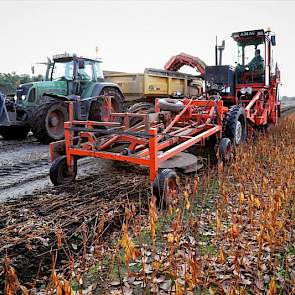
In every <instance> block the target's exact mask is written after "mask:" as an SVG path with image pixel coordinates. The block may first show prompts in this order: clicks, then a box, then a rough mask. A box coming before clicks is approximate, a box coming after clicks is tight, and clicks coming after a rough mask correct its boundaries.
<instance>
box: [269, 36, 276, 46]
mask: <svg viewBox="0 0 295 295" xmlns="http://www.w3.org/2000/svg"><path fill="white" fill-rule="evenodd" d="M270 42H271V45H272V46H276V36H274V35H273V36H271V37H270Z"/></svg>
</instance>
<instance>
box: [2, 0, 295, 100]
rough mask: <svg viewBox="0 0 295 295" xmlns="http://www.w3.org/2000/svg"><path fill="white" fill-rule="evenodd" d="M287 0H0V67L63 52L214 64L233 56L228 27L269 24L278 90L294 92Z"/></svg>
mask: <svg viewBox="0 0 295 295" xmlns="http://www.w3.org/2000/svg"><path fill="white" fill-rule="evenodd" d="M294 13H295V1H222V0H220V1H208V0H207V1H189V0H187V1H185V0H183V1H173V0H170V1H165V0H164V1H140V0H139V1H135V0H134V1H110V0H108V1H70V0H67V1H61V0H59V1H41V0H39V1H26V0H22V1H13V0H9V1H5V0H0V38H1V39H0V53H1V54H0V72H12V71H16V72H17V73H30V68H31V64H33V63H34V62H38V61H45V60H46V57H47V56H52V55H54V54H57V53H61V52H64V51H67V52H71V53H72V52H75V53H77V54H78V55H87V56H89V57H95V47H96V46H98V48H99V56H100V57H101V58H102V59H103V62H104V69H106V70H118V71H129V72H142V71H143V70H144V68H145V67H155V68H163V66H164V64H165V62H166V61H167V60H168V59H169V58H170V57H171V56H172V55H175V54H178V53H180V52H186V53H189V54H191V55H195V56H199V57H200V58H201V59H203V60H204V61H205V62H206V63H207V64H208V65H210V64H213V63H214V45H215V36H216V35H218V37H219V39H220V40H222V39H225V41H226V49H225V52H224V62H225V63H229V64H234V62H235V61H236V58H235V56H236V53H237V51H236V49H235V44H234V42H233V41H232V40H231V38H230V35H231V33H232V32H235V31H242V30H251V29H259V28H267V27H271V29H272V30H273V31H274V32H275V33H276V35H277V46H276V47H275V59H276V60H277V62H278V63H279V65H280V69H281V76H282V83H283V87H282V94H283V95H289V96H292V95H293V96H294V95H295V89H294V86H295V85H294V82H293V81H294V70H295V67H294V66H295V62H294V59H295V58H294V54H295V34H294V29H295V17H294Z"/></svg>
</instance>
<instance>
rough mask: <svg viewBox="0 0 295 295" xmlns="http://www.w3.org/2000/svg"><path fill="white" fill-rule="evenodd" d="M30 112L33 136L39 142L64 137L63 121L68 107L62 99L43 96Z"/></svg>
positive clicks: (65, 118)
mask: <svg viewBox="0 0 295 295" xmlns="http://www.w3.org/2000/svg"><path fill="white" fill-rule="evenodd" d="M44 101H45V102H44V103H42V104H41V105H39V106H38V107H37V108H36V109H35V110H34V111H33V113H32V115H31V118H30V125H31V127H32V131H33V134H34V136H35V137H36V138H37V139H38V140H40V141H41V142H45V143H48V142H52V141H57V140H61V139H63V137H64V122H65V121H67V120H68V109H67V105H66V103H65V102H64V101H62V100H59V99H54V98H45V99H44Z"/></svg>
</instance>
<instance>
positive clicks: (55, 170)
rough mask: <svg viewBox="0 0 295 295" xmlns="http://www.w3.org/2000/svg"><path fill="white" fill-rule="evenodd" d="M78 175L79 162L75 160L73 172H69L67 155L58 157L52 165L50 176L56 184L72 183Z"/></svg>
mask: <svg viewBox="0 0 295 295" xmlns="http://www.w3.org/2000/svg"><path fill="white" fill-rule="evenodd" d="M76 176H77V162H76V161H75V162H74V167H73V173H69V171H68V165H67V157H66V156H61V157H58V158H56V159H55V160H54V162H53V163H52V165H51V167H50V172H49V177H50V180H51V182H52V183H53V184H54V185H55V186H57V185H62V184H66V183H70V182H72V181H74V180H75V178H76Z"/></svg>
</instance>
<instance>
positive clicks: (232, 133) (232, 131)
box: [224, 105, 247, 146]
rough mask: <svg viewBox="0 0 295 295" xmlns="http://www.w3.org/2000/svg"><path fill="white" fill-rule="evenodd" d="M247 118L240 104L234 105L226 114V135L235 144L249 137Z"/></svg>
mask: <svg viewBox="0 0 295 295" xmlns="http://www.w3.org/2000/svg"><path fill="white" fill-rule="evenodd" d="M246 124H247V119H246V115H245V110H244V108H243V107H241V106H239V105H234V106H232V107H231V108H230V109H229V111H228V113H227V114H226V116H225V121H224V127H225V132H224V137H228V138H229V139H230V140H231V141H232V142H233V144H234V145H235V146H238V145H240V144H241V143H243V142H245V141H246V139H247V125H246Z"/></svg>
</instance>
